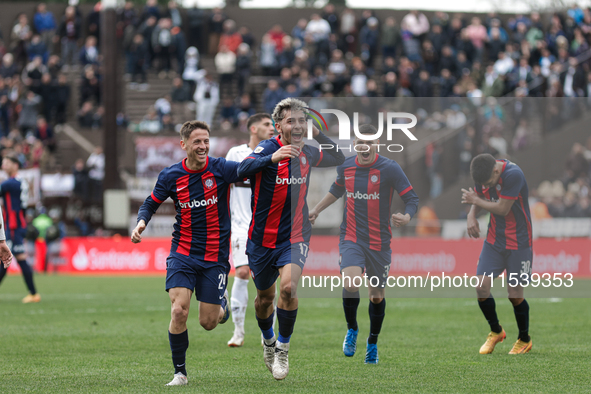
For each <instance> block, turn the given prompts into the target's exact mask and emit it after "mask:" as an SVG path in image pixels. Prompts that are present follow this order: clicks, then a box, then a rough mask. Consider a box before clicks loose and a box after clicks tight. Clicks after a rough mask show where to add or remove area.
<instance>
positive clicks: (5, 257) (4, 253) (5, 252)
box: [0, 241, 12, 268]
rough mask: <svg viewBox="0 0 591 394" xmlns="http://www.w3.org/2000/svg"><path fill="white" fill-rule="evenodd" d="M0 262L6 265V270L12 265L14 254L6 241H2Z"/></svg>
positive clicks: (0, 242)
mask: <svg viewBox="0 0 591 394" xmlns="http://www.w3.org/2000/svg"><path fill="white" fill-rule="evenodd" d="M0 261H2V263H3V264H4V268H8V266H9V265H10V263H12V253H10V248H9V247H8V245H6V242H5V241H0Z"/></svg>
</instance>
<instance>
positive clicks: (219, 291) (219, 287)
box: [131, 120, 240, 386]
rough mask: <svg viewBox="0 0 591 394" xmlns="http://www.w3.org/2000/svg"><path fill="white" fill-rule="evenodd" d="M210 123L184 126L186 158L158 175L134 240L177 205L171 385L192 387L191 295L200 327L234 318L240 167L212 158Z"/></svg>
mask: <svg viewBox="0 0 591 394" xmlns="http://www.w3.org/2000/svg"><path fill="white" fill-rule="evenodd" d="M209 136H210V131H209V125H208V124H207V123H205V122H201V121H197V120H194V121H190V122H186V123H185V124H183V127H182V128H181V147H182V149H183V150H185V151H186V152H187V157H186V158H185V159H183V160H182V161H181V162H179V163H177V164H174V165H172V166H170V167H168V168H165V169H164V170H162V171H161V172H160V174H159V175H158V181H157V182H156V185H155V186H154V191H153V192H152V194H151V195H150V196H149V197H148V198H146V200H145V202H144V203H143V205H142V206H141V207H140V209H139V213H138V224H137V226H136V228H135V229H134V230H133V233H132V235H131V240H132V242H134V243H138V242H141V239H142V238H141V234H142V232H143V231H144V230H145V228H146V225H147V224H148V222H149V221H150V218H151V217H152V215H153V214H154V213H155V212H156V210H157V209H158V207H159V206H160V204H162V203H163V202H164V201H165V200H166V199H167V198H169V197H170V198H171V199H172V200H173V201H174V204H175V209H176V223H175V224H174V231H173V234H172V242H171V247H170V255H169V256H168V258H167V259H166V291H168V295H169V297H170V302H171V320H170V325H169V329H168V338H169V342H170V349H171V351H172V361H173V364H174V368H175V375H174V378H173V380H172V381H171V382H170V383H168V385H169V386H180V385H185V384H187V371H186V368H185V354H186V351H187V348H188V347H189V336H188V332H187V318H188V316H189V306H190V304H191V296H192V294H193V293H195V297H196V298H197V300H198V301H199V323H200V324H201V326H202V327H203V328H205V329H206V330H208V331H209V330H213V329H214V328H215V327H216V326H217V325H218V324H222V323H225V322H226V321H227V320H228V318H229V312H230V311H229V305H228V304H229V300H228V292H227V291H226V281H227V278H228V273H229V272H230V263H229V262H228V257H229V253H230V209H229V206H228V200H229V199H228V193H229V190H228V189H229V186H230V184H231V183H234V182H238V181H239V180H240V178H238V176H237V169H238V163H237V162H233V161H226V160H225V159H223V158H213V157H209V156H208V152H209Z"/></svg>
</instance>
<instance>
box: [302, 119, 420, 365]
mask: <svg viewBox="0 0 591 394" xmlns="http://www.w3.org/2000/svg"><path fill="white" fill-rule="evenodd" d="M359 131H360V133H361V134H363V135H365V136H367V138H368V139H367V140H365V139H360V138H359V137H357V138H356V139H355V150H356V151H357V155H356V156H351V157H348V158H347V159H346V160H345V162H344V163H343V164H342V165H340V166H339V167H337V179H336V181H335V182H334V184H333V185H332V186H331V188H330V191H329V192H328V193H327V194H326V196H325V197H324V198H323V199H322V200H321V201H320V202H319V203H318V205H316V207H314V209H312V210H311V211H310V220H311V221H312V222H314V221H315V220H316V218H317V217H318V215H319V214H320V212H322V211H323V210H325V209H326V208H327V207H329V206H330V205H332V204H334V203H335V202H336V201H337V200H338V199H339V198H341V197H342V196H345V211H344V213H343V222H342V223H341V234H340V242H339V253H340V262H339V264H340V267H341V272H342V274H343V278H344V279H343V280H344V286H343V309H344V310H345V320H346V321H347V334H346V335H345V341H344V342H343V353H344V354H345V356H347V357H352V356H353V355H354V354H355V351H356V350H357V335H358V334H359V327H358V325H357V308H358V307H359V286H356V283H357V284H358V285H359V284H361V283H362V275H363V273H364V270H365V274H366V275H367V277H368V284H369V289H368V290H369V300H370V302H369V320H370V330H369V337H368V338H367V347H366V353H365V363H366V364H377V363H378V347H377V346H378V345H377V343H378V335H379V334H380V330H381V328H382V322H383V321H384V315H385V310H386V299H385V298H384V296H385V291H384V290H385V289H384V287H385V283H386V280H387V278H388V271H389V270H390V263H391V260H392V251H391V249H390V241H391V238H392V233H391V230H390V221H392V223H393V224H394V225H395V226H396V227H401V226H405V225H406V224H408V222H409V221H410V220H411V219H412V217H413V216H414V214H415V213H416V211H417V206H418V204H419V198H418V196H417V194H416V193H415V191H414V190H413V188H412V186H411V184H410V182H409V181H408V178H407V177H406V175H405V174H404V172H403V171H402V168H400V166H399V165H398V163H396V162H395V161H394V160H390V159H388V158H386V157H384V156H380V155H379V154H378V153H377V151H376V146H378V145H377V144H379V143H380V141H379V139H373V138H372V136H375V135H376V133H377V130H376V129H375V127H373V126H372V125H368V124H366V125H361V126H359ZM394 191H396V192H397V193H398V195H399V196H400V197H401V198H402V200H403V201H404V204H405V210H404V213H394V214H391V206H392V195H393V193H394ZM355 278H359V279H355Z"/></svg>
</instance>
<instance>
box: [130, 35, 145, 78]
mask: <svg viewBox="0 0 591 394" xmlns="http://www.w3.org/2000/svg"><path fill="white" fill-rule="evenodd" d="M127 59H128V61H129V63H130V64H129V65H128V67H129V70H131V82H133V83H135V82H136V78H137V77H138V76H139V78H140V83H146V81H147V77H146V70H147V68H148V45H147V43H146V41H145V39H144V36H143V35H141V34H136V35H135V36H134V37H133V42H132V43H131V45H130V46H129V49H128V57H127Z"/></svg>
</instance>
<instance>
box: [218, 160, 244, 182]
mask: <svg viewBox="0 0 591 394" xmlns="http://www.w3.org/2000/svg"><path fill="white" fill-rule="evenodd" d="M221 160H224V162H225V164H224V172H223V176H224V181H226V182H228V183H236V182H240V181H242V178H240V177H239V176H238V166H239V165H240V163H238V162H237V161H232V160H226V159H221Z"/></svg>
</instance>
